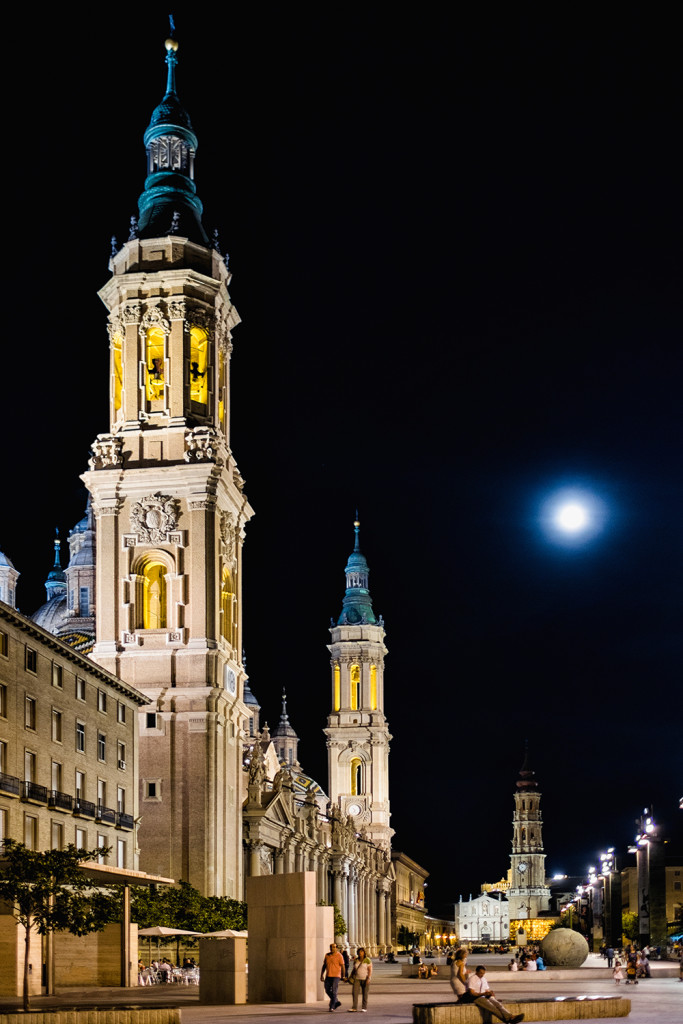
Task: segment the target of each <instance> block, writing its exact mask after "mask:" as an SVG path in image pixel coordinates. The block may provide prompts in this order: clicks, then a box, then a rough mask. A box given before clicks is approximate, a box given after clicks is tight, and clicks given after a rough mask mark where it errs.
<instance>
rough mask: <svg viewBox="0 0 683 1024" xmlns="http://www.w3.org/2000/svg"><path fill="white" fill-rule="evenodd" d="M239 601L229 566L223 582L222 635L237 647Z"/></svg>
mask: <svg viewBox="0 0 683 1024" xmlns="http://www.w3.org/2000/svg"><path fill="white" fill-rule="evenodd" d="M236 618H237V599H236V597H235V587H234V584H233V580H232V574H231V572H230V570H229V569H228V568H227V566H225V567H224V569H223V577H222V581H221V635H222V636H224V637H225V639H226V640H227V641H228V643H229V644H232V646H233V647H234V646H235V641H236V639H237V622H236Z"/></svg>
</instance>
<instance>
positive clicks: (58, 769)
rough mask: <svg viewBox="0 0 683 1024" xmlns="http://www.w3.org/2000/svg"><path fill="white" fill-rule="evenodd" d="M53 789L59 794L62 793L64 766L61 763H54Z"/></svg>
mask: <svg viewBox="0 0 683 1024" xmlns="http://www.w3.org/2000/svg"><path fill="white" fill-rule="evenodd" d="M52 788H53V790H55V792H57V793H61V792H62V766H61V764H60V763H59V761H53V762H52Z"/></svg>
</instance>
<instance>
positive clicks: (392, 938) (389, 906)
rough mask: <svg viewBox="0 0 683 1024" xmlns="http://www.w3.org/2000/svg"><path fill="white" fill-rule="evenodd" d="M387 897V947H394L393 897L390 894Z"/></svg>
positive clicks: (385, 908)
mask: <svg viewBox="0 0 683 1024" xmlns="http://www.w3.org/2000/svg"><path fill="white" fill-rule="evenodd" d="M386 897H387V898H386V901H385V907H384V910H385V913H386V924H385V928H386V933H387V945H389V946H393V941H394V937H393V935H392V934H391V897H390V893H387V894H386Z"/></svg>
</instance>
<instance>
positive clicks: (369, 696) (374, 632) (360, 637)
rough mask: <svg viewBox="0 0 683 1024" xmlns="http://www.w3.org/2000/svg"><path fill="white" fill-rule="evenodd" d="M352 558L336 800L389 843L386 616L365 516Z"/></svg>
mask: <svg viewBox="0 0 683 1024" xmlns="http://www.w3.org/2000/svg"><path fill="white" fill-rule="evenodd" d="M353 528H354V533H355V537H354V547H353V551H352V552H351V554H350V556H349V559H348V561H347V564H346V569H345V573H346V592H345V594H344V599H343V602H342V609H341V614H340V615H339V618H338V619H337V621H336V623H335V622H334V620H333V623H332V626H331V628H330V636H331V641H332V642H331V643H330V644H329V645H328V650H329V652H330V659H331V660H330V664H331V670H332V694H331V697H332V700H331V704H332V710H331V712H330V714H329V715H328V718H327V728H326V729H325V734H326V736H327V750H328V770H329V793H330V800H331V802H332V803H333V804H334V805H336V806H338V807H339V808H340V809H341V810H342V811H343V812H344V813H346V814H348V815H350V816H351V817H353V818H354V819H355V820H356V821H357V823H358V826H359V827H360V826H364V827H365V829H366V831H367V834H368V837H369V838H370V839H372V841H373V842H375V843H377V844H378V845H380V846H382V847H384V848H385V849H389V848H390V846H391V836H392V835H393V829H392V828H391V827H390V824H389V820H390V816H391V813H390V810H389V743H390V741H391V736H390V734H389V728H388V725H387V721H386V718H385V717H384V657H385V655H386V653H387V649H386V647H385V645H384V622H383V620H382V617H381V616H377V615H376V614H375V612H374V610H373V607H372V598H371V596H370V589H369V574H370V569H369V567H368V563H367V561H366V559H365V555H364V554H363V552H362V551H361V549H360V522H359V521H358V516H356V521H355V522H354V527H353Z"/></svg>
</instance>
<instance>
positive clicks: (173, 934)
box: [138, 925, 202, 962]
mask: <svg viewBox="0 0 683 1024" xmlns="http://www.w3.org/2000/svg"><path fill="white" fill-rule="evenodd" d="M201 934H202V932H189V931H186V930H185V929H183V928H164V927H163V926H162V925H155V927H154V928H140V929H138V938H139V937H140V936H141V935H142V936H143V937H144V938H146V939H149V958H150V960H151V959H152V939H153V938H156V939H157V940H158V939H176V940H177V941H176V962H177V961H178V960H179V959H180V937H181V935H201ZM158 949H159V943H158V942H157V951H158Z"/></svg>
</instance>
